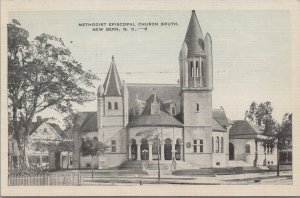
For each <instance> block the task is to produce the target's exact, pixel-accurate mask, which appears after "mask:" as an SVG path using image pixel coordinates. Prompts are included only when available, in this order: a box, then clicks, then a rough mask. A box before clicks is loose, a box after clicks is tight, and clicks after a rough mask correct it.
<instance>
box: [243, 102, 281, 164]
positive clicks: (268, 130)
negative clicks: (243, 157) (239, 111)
mask: <svg viewBox="0 0 300 198" xmlns="http://www.w3.org/2000/svg"><path fill="white" fill-rule="evenodd" d="M272 112H273V107H272V105H271V102H269V101H266V102H261V103H260V104H257V103H256V102H255V101H253V102H252V103H251V104H250V107H249V109H248V110H247V111H246V112H245V120H248V121H251V122H252V123H254V124H256V125H258V126H259V127H261V128H263V130H264V135H266V136H272V133H273V129H274V126H275V123H276V121H275V120H274V119H273V117H272ZM270 141H272V139H270V138H264V139H260V138H255V159H254V162H253V165H254V166H255V167H256V166H257V161H258V151H257V144H258V143H261V144H263V145H266V144H270Z"/></svg>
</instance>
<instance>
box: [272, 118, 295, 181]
mask: <svg viewBox="0 0 300 198" xmlns="http://www.w3.org/2000/svg"><path fill="white" fill-rule="evenodd" d="M286 115H288V116H287V118H286ZM292 125H293V120H292V114H289V113H287V114H285V116H284V118H283V120H282V123H281V124H277V125H276V130H274V135H273V136H274V139H275V140H274V143H273V145H275V146H276V147H277V176H279V174H280V173H279V171H280V169H279V163H280V157H279V151H280V150H283V149H286V148H287V147H288V146H289V145H288V140H289V138H291V137H292Z"/></svg>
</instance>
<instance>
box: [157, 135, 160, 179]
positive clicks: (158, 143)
mask: <svg viewBox="0 0 300 198" xmlns="http://www.w3.org/2000/svg"><path fill="white" fill-rule="evenodd" d="M157 154H158V159H157V169H158V171H157V174H158V183H159V184H160V164H159V159H160V140H159V138H158V136H157Z"/></svg>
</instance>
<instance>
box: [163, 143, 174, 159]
mask: <svg viewBox="0 0 300 198" xmlns="http://www.w3.org/2000/svg"><path fill="white" fill-rule="evenodd" d="M165 160H172V140H171V139H170V138H167V139H166V140H165Z"/></svg>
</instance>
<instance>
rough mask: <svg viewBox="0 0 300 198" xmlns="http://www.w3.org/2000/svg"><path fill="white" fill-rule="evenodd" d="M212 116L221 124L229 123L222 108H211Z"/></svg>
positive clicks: (223, 125) (224, 125)
mask: <svg viewBox="0 0 300 198" xmlns="http://www.w3.org/2000/svg"><path fill="white" fill-rule="evenodd" d="M212 115H213V118H214V119H215V120H216V121H217V122H218V123H219V124H220V125H221V126H222V127H226V125H228V124H230V123H229V121H228V119H227V116H226V114H225V111H224V109H223V108H220V109H213V110H212Z"/></svg>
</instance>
